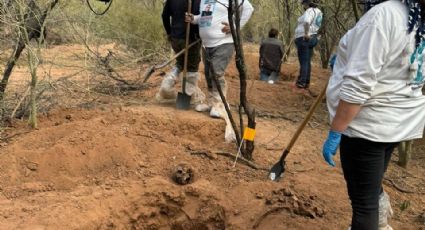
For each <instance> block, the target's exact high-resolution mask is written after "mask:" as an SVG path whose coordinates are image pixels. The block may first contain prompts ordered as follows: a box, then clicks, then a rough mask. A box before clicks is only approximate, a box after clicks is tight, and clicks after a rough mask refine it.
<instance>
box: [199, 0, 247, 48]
mask: <svg viewBox="0 0 425 230" xmlns="http://www.w3.org/2000/svg"><path fill="white" fill-rule="evenodd" d="M228 6H229V0H201V5H200V12H201V14H200V15H195V16H194V21H193V23H195V24H198V25H199V35H200V37H201V39H202V44H203V45H204V46H205V47H216V46H219V45H222V44H226V43H233V38H232V34H230V33H229V34H225V33H223V32H222V31H221V29H223V27H224V25H223V24H222V23H223V22H225V23H229V20H228V9H227V7H228ZM253 11H254V8H253V7H252V5H251V3H250V2H249V1H248V0H244V2H243V5H242V7H241V22H240V25H241V27H243V26H244V25H245V24H246V23H247V22H248V20H249V18H250V17H251V15H252V12H253Z"/></svg>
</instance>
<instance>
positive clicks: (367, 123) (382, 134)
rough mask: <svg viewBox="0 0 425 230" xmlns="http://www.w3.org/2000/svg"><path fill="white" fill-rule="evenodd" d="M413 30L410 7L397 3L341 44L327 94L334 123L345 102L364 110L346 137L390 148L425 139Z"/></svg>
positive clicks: (369, 17) (377, 10)
mask: <svg viewBox="0 0 425 230" xmlns="http://www.w3.org/2000/svg"><path fill="white" fill-rule="evenodd" d="M407 25H408V9H407V7H406V6H405V5H404V4H403V3H401V2H400V1H398V0H391V1H388V2H385V3H382V4H380V5H378V6H375V7H374V8H372V9H371V10H370V11H369V12H368V13H367V14H366V15H364V16H363V18H362V19H361V20H360V21H359V22H358V23H357V25H356V26H355V27H354V28H353V29H352V30H350V31H349V32H348V33H347V34H346V35H345V36H344V37H343V38H342V39H341V41H340V44H339V48H338V51H337V60H336V63H335V66H334V71H333V75H332V77H331V78H330V81H329V86H328V89H327V102H328V109H329V113H330V119H331V121H332V120H333V118H334V116H335V114H336V109H337V107H338V103H339V100H344V101H346V102H349V103H354V104H360V105H361V109H360V112H359V113H358V115H357V116H356V117H355V118H354V120H353V121H352V122H351V123H350V124H349V127H348V129H347V130H346V131H344V134H345V135H347V136H350V137H357V138H364V139H367V140H371V141H375V142H386V143H389V142H399V141H405V140H411V139H416V138H421V137H422V133H423V130H424V123H425V97H424V96H423V95H422V85H421V84H412V82H413V80H414V78H415V77H416V74H417V71H416V70H414V69H415V68H412V64H411V63H410V58H411V55H412V54H413V52H414V51H415V49H416V46H415V44H416V41H415V32H412V33H410V34H409V33H408V31H407Z"/></svg>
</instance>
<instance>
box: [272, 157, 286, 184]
mask: <svg viewBox="0 0 425 230" xmlns="http://www.w3.org/2000/svg"><path fill="white" fill-rule="evenodd" d="M284 173H285V161H279V162H277V163H276V164H275V165H273V167H272V169H270V173H269V179H270V180H272V181H279V180H280V179H281V178H282V177H283V174H284Z"/></svg>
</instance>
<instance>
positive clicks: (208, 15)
mask: <svg viewBox="0 0 425 230" xmlns="http://www.w3.org/2000/svg"><path fill="white" fill-rule="evenodd" d="M215 4H216V0H205V1H204V4H203V9H201V19H200V20H199V27H201V28H203V27H210V26H211V23H212V20H213V16H212V15H213V13H214V9H215Z"/></svg>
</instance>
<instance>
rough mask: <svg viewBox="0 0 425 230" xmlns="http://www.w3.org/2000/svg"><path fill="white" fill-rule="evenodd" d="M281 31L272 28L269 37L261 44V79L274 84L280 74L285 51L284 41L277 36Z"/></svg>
mask: <svg viewBox="0 0 425 230" xmlns="http://www.w3.org/2000/svg"><path fill="white" fill-rule="evenodd" d="M278 35H279V31H278V30H277V29H275V28H272V29H270V31H269V37H268V38H266V39H264V40H263V41H262V42H261V46H260V61H259V64H260V80H262V81H267V82H269V83H270V84H273V83H274V82H275V81H276V80H277V78H278V77H279V74H280V66H281V64H282V58H283V55H284V53H285V51H284V48H283V43H282V41H280V40H279V39H277V36H278Z"/></svg>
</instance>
